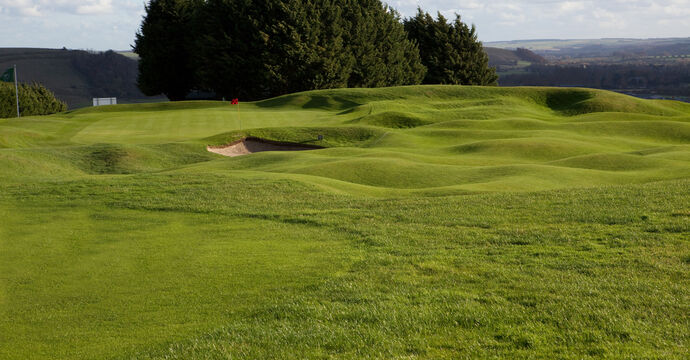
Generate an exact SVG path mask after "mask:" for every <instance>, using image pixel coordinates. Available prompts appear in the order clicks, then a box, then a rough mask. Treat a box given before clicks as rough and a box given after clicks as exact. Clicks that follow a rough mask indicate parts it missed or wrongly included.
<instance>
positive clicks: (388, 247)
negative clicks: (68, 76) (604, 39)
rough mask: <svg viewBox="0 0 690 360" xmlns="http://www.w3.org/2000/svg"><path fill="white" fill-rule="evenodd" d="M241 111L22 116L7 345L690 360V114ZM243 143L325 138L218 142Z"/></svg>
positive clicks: (207, 108) (637, 109) (599, 109)
mask: <svg viewBox="0 0 690 360" xmlns="http://www.w3.org/2000/svg"><path fill="white" fill-rule="evenodd" d="M240 106H241V109H240V112H239V114H238V111H237V110H238V109H237V107H232V106H230V105H229V104H228V103H222V102H182V103H162V104H142V105H118V106H110V107H101V108H93V109H83V110H78V111H72V112H68V113H62V114H56V115H52V116H47V117H33V118H22V119H18V120H16V119H6V120H0V217H1V218H2V222H1V224H2V226H0V334H2V336H0V358H3V359H5V358H7V359H27V358H37V359H49V358H71V359H103V358H107V359H121V358H122V359H125V358H127V359H129V358H139V359H192V358H199V359H227V358H295V359H297V358H300V359H301V358H564V359H583V358H641V359H642V358H644V359H648V358H660V359H661V358H678V359H682V358H687V357H688V356H689V355H690V354H689V353H688V348H690V339H689V338H688V335H687V334H688V333H690V317H689V316H688V315H687V314H689V313H690V305H688V304H690V276H689V275H688V274H689V271H690V244H689V241H690V207H689V206H688V202H687V199H688V198H689V196H690V105H686V104H682V103H676V102H665V101H649V100H639V99H635V98H631V97H627V96H623V95H618V94H613V93H609V92H604V91H596V90H587V89H549V88H481V87H457V86H417V87H401V88H386V89H343V90H328V91H317V92H307V93H300V94H293V95H287V96H283V97H279V98H275V99H270V100H266V101H262V102H256V103H242V104H241V105H240ZM238 115H239V116H241V118H239V117H238ZM240 119H241V123H240ZM319 135H323V139H322V140H318V136H319ZM244 136H257V137H262V138H266V139H270V140H279V141H288V142H297V143H309V144H314V145H320V146H323V147H325V149H321V150H314V151H303V152H266V153H257V154H252V155H248V156H244V157H238V158H224V157H222V156H218V155H215V154H211V153H209V152H207V151H206V149H205V147H206V145H222V144H227V143H230V142H232V141H235V140H237V139H240V138H242V137H244Z"/></svg>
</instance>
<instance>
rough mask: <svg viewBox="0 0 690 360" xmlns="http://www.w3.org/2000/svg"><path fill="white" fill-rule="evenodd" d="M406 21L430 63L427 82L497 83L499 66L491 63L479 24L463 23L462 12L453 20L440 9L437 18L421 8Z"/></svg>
mask: <svg viewBox="0 0 690 360" xmlns="http://www.w3.org/2000/svg"><path fill="white" fill-rule="evenodd" d="M404 25H405V30H406V31H407V34H408V36H409V38H410V39H411V40H413V41H414V42H416V43H417V45H418V46H419V52H420V55H421V59H422V63H423V64H424V65H425V66H426V67H427V70H428V71H427V74H426V77H425V78H424V83H425V84H462V85H497V80H498V76H497V75H496V70H495V69H494V68H491V67H489V57H488V56H487V55H486V53H485V52H484V47H483V46H482V43H481V42H479V41H478V40H477V32H476V28H475V27H474V25H472V27H469V26H467V24H465V23H463V22H462V21H461V19H460V15H457V14H456V17H455V21H453V22H452V23H449V22H448V20H447V19H446V18H445V17H443V15H441V14H440V13H439V14H438V16H437V19H436V20H434V18H433V17H432V16H431V15H429V14H428V13H426V12H423V11H422V9H421V8H418V9H417V15H416V16H415V17H413V18H409V19H405V21H404Z"/></svg>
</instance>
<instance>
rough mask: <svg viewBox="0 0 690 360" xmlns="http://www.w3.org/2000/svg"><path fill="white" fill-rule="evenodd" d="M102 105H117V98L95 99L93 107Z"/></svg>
mask: <svg viewBox="0 0 690 360" xmlns="http://www.w3.org/2000/svg"><path fill="white" fill-rule="evenodd" d="M101 105H117V98H114V97H108V98H93V106H101Z"/></svg>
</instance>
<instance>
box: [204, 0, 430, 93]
mask: <svg viewBox="0 0 690 360" xmlns="http://www.w3.org/2000/svg"><path fill="white" fill-rule="evenodd" d="M201 14H202V15H201V16H200V18H202V19H204V22H203V26H202V30H201V31H200V33H201V34H203V35H202V36H201V38H200V39H199V44H200V51H199V62H200V66H199V69H200V79H201V83H202V86H203V87H204V88H208V89H213V91H215V92H216V94H217V95H218V96H224V97H238V96H239V97H241V98H244V99H248V100H253V99H262V98H267V97H271V96H277V95H282V94H286V93H291V92H296V91H304V90H314V89H328V88H339V87H345V86H350V87H373V86H393V85H403V84H418V83H420V82H421V80H422V78H423V75H424V67H423V66H422V65H421V60H420V59H419V53H418V50H417V48H416V46H415V45H414V44H413V43H412V42H411V41H410V40H409V39H407V36H406V34H405V31H404V28H403V26H402V24H401V23H400V21H399V17H397V15H396V14H395V13H394V12H393V11H391V10H390V9H389V8H388V7H386V6H384V5H383V4H382V3H381V2H380V1H379V0H321V1H319V0H273V1H260V2H259V1H251V0H208V1H207V2H206V4H205V6H204V9H203V11H202V12H201Z"/></svg>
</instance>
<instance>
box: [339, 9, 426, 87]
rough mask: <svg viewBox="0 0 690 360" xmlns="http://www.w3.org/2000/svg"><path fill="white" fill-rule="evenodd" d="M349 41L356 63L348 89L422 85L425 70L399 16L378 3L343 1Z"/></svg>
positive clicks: (347, 39)
mask: <svg viewBox="0 0 690 360" xmlns="http://www.w3.org/2000/svg"><path fill="white" fill-rule="evenodd" d="M341 3H343V8H344V14H343V16H344V17H345V19H346V21H347V23H346V26H347V31H346V34H347V36H346V41H347V43H348V47H349V51H350V52H351V53H352V56H353V58H354V59H355V64H354V68H353V69H352V74H351V76H350V79H349V81H348V86H349V87H382V86H396V85H414V84H420V83H421V81H422V79H424V74H425V72H426V69H425V68H424V66H423V65H422V62H421V59H420V57H419V50H418V49H417V46H416V45H415V44H413V43H412V41H410V40H409V39H407V35H406V33H405V29H404V27H403V26H402V24H401V22H400V16H399V15H398V13H396V12H395V11H394V10H393V9H391V8H390V7H388V6H387V5H384V4H382V3H381V1H379V0H344V1H341Z"/></svg>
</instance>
